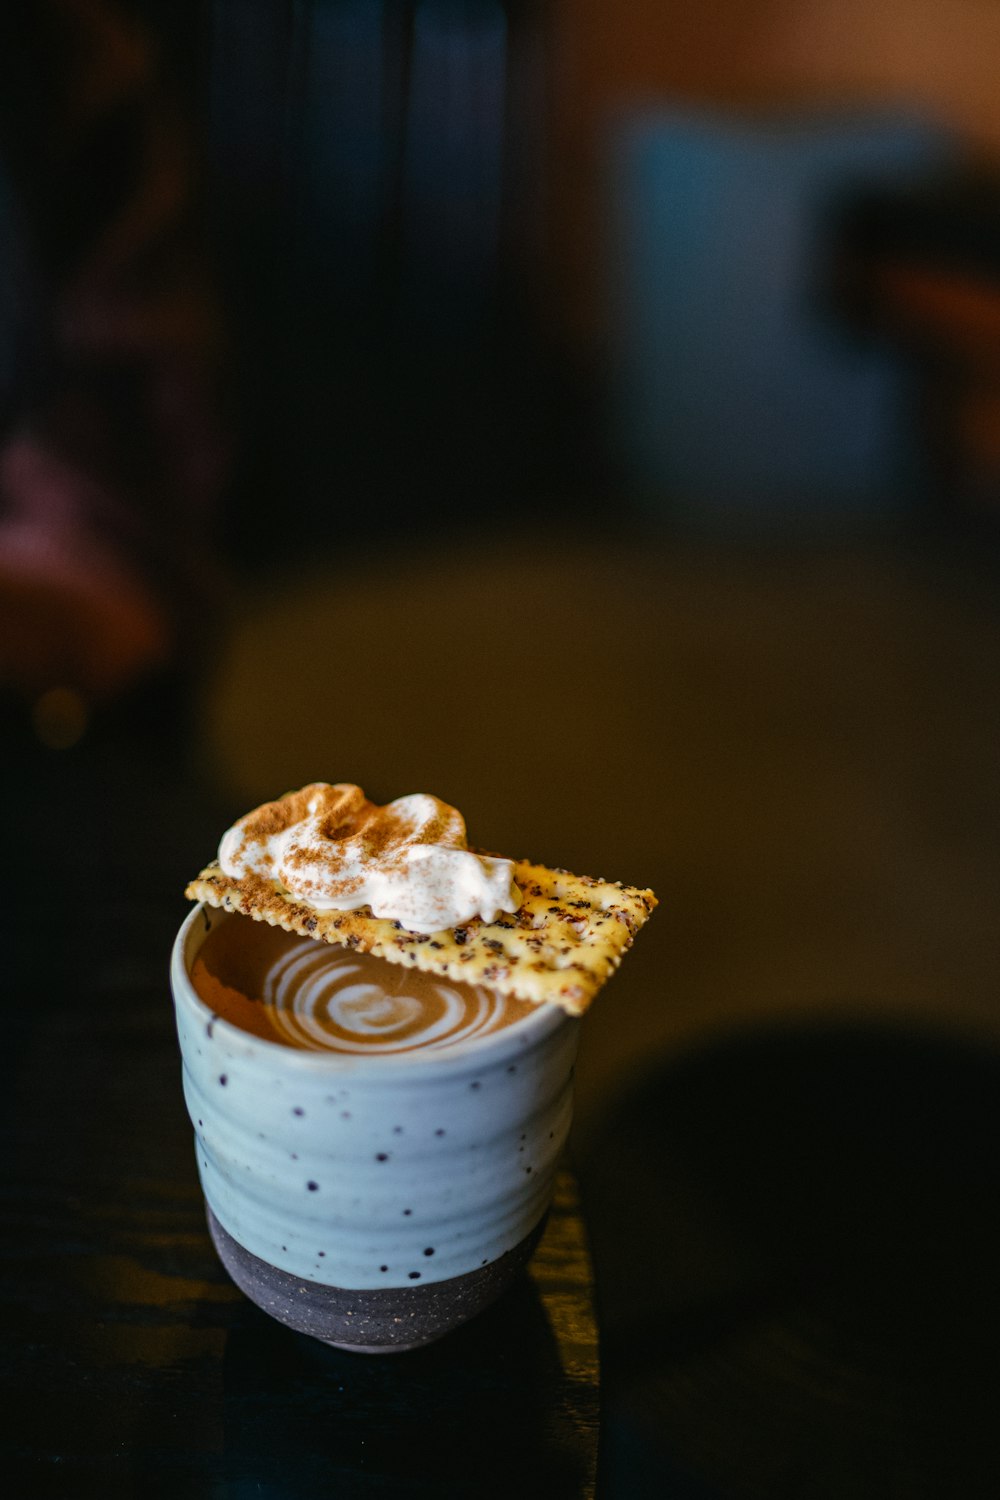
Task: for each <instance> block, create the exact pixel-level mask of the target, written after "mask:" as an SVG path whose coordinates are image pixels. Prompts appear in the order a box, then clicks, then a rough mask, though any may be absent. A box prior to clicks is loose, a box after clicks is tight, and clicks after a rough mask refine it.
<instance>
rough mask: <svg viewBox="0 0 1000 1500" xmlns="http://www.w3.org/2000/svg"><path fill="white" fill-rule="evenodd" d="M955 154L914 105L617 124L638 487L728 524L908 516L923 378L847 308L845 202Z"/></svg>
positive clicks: (615, 159) (620, 433)
mask: <svg viewBox="0 0 1000 1500" xmlns="http://www.w3.org/2000/svg"><path fill="white" fill-rule="evenodd" d="M954 150H955V148H954V146H953V144H952V142H951V138H950V137H949V136H948V135H947V134H946V133H945V132H943V131H942V130H941V129H939V128H937V127H936V126H933V125H931V124H929V123H926V122H924V121H921V120H917V119H912V118H897V119H893V118H887V117H885V116H879V117H877V118H872V117H862V118H857V117H849V116H841V117H836V116H834V117H830V118H826V119H823V120H821V121H795V120H788V121H771V122H759V121H751V120H736V119H719V118H696V117H691V116H681V115H674V114H666V113H663V112H656V113H636V114H633V115H631V116H629V117H627V118H625V119H623V120H622V121H620V122H619V124H618V125H617V126H616V128H615V129H614V130H613V132H612V135H611V138H610V159H609V163H608V166H609V178H608V183H609V198H610V204H609V207H610V228H611V244H610V262H609V267H610V275H611V300H612V335H611V358H612V394H611V399H612V425H613V432H614V441H615V443H616V447H617V449H618V454H619V457H620V459H621V461H622V464H623V467H624V468H625V470H626V472H627V475H628V477H629V479H630V480H631V482H632V484H633V485H634V487H635V488H636V490H637V491H638V492H639V493H640V494H642V495H643V496H645V497H646V498H647V499H648V500H650V502H651V503H653V504H655V505H656V506H657V507H658V508H664V509H665V510H666V512H667V513H668V514H670V515H672V516H673V517H674V519H675V520H677V521H678V522H679V523H681V524H682V525H690V526H693V527H695V528H698V529H711V530H714V531H717V532H725V531H727V530H728V531H732V532H745V531H759V530H762V529H764V530H774V529H775V528H779V529H782V530H788V531H792V530H795V531H803V532H807V533H808V532H810V531H816V530H825V529H828V528H829V527H830V525H831V524H832V525H835V526H841V525H843V524H844V523H847V524H850V525H856V524H858V523H864V524H869V523H872V522H875V523H879V522H884V521H886V520H888V519H891V518H893V517H895V516H898V515H900V514H902V512H903V510H904V509H905V507H907V506H908V505H910V504H911V503H912V501H913V499H914V497H915V495H916V494H917V492H918V490H919V488H920V483H921V445H920V441H919V434H918V433H917V431H916V428H915V416H914V409H913V403H912V400H911V391H910V385H909V379H908V375H907V372H906V369H905V367H904V366H903V364H902V363H901V362H900V361H899V360H898V359H897V358H895V357H894V356H893V355H892V354H891V353H890V352H889V351H888V350H886V349H884V348H882V347H880V346H879V345H878V344H876V343H875V342H874V341H873V340H871V339H866V338H864V337H862V336H861V335H859V334H856V333H855V332H853V331H852V330H851V328H850V327H849V326H848V323H847V321H846V319H845V318H844V317H843V316H841V315H839V314H838V311H837V309H836V306H835V304H834V296H833V291H832V286H833V276H832V271H833V258H834V256H835V253H836V231H837V222H838V213H839V210H840V208H841V206H842V205H844V204H845V203H847V202H849V200H850V198H851V196H852V195H853V194H854V193H856V192H859V191H862V190H870V189H872V188H877V187H878V186H879V185H885V186H887V187H893V188H895V187H898V186H900V185H903V184H905V183H907V182H909V181H912V180H914V179H916V178H918V177H920V176H922V175H925V174H927V173H928V172H930V171H932V170H934V169H935V168H937V167H938V166H940V165H941V164H942V163H944V162H946V161H947V160H949V159H950V158H951V157H952V155H953V154H954Z"/></svg>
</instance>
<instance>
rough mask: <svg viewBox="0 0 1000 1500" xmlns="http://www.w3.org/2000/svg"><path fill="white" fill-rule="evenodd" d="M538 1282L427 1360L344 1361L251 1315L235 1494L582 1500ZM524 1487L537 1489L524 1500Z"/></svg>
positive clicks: (236, 1429)
mask: <svg viewBox="0 0 1000 1500" xmlns="http://www.w3.org/2000/svg"><path fill="white" fill-rule="evenodd" d="M564 1386H565V1375H564V1373H563V1371H562V1367H561V1363H560V1359H559V1352H558V1348H557V1345H556V1342H555V1340H554V1338H553V1334H552V1330H551V1328H550V1326H549V1322H548V1318H547V1316H546V1313H545V1309H544V1306H543V1304H542V1302H541V1300H540V1298H539V1296H538V1294H537V1292H536V1291H535V1289H534V1287H533V1284H532V1283H531V1281H530V1279H529V1278H528V1277H526V1276H525V1277H522V1278H521V1279H520V1281H519V1282H518V1283H517V1284H516V1285H515V1286H514V1287H512V1288H511V1290H510V1291H509V1292H508V1293H507V1294H506V1295H505V1296H504V1297H503V1298H502V1300H501V1301H500V1302H499V1303H498V1304H496V1305H495V1306H494V1307H493V1308H491V1309H489V1310H488V1311H487V1312H485V1313H484V1314H482V1316H480V1317H479V1318H477V1319H476V1320H475V1321H474V1322H473V1323H472V1324H469V1325H467V1326H466V1327H464V1328H460V1329H458V1330H456V1331H455V1332H454V1333H453V1334H451V1335H449V1336H448V1338H446V1339H444V1340H442V1341H441V1342H440V1343H438V1344H433V1345H430V1346H429V1347H428V1348H427V1349H425V1350H416V1351H413V1352H411V1353H409V1354H402V1355H393V1356H384V1355H383V1356H363V1355H357V1354H347V1353H343V1352H341V1351H339V1350H336V1349H331V1348H328V1347H327V1346H325V1345H323V1344H320V1343H317V1342H315V1341H314V1340H312V1339H309V1338H306V1337H304V1336H302V1335H298V1334H296V1335H290V1334H289V1333H288V1331H287V1330H286V1329H284V1328H281V1327H279V1326H278V1325H277V1324H276V1323H273V1322H272V1321H271V1320H270V1319H269V1318H267V1317H265V1316H264V1314H263V1313H258V1312H257V1310H256V1309H255V1308H251V1307H250V1306H249V1304H248V1305H247V1313H246V1317H245V1318H244V1319H242V1320H241V1324H240V1326H239V1327H237V1328H234V1329H232V1330H231V1331H230V1333H229V1335H228V1339H227V1344H226V1351H225V1359H224V1366H223V1387H224V1419H223V1420H224V1431H225V1473H226V1479H227V1486H226V1493H227V1494H233V1495H239V1494H241V1493H242V1490H241V1488H240V1485H241V1482H242V1483H245V1484H246V1486H247V1490H246V1493H247V1494H248V1495H249V1494H252V1495H254V1496H255V1497H257V1496H260V1497H265V1500H268V1497H275V1500H276V1497H279V1496H280V1500H314V1497H315V1496H317V1495H321V1494H323V1495H325V1494H331V1495H332V1494H342V1495H345V1496H348V1495H349V1496H351V1497H354V1496H367V1495H373V1496H375V1495H378V1496H382V1495H398V1496H405V1497H408V1500H409V1497H414V1500H418V1497H421V1496H427V1497H439V1496H466V1495H468V1496H470V1497H472V1496H498V1497H499V1496H504V1497H510V1496H517V1495H524V1494H525V1493H532V1494H533V1493H535V1490H536V1489H537V1490H538V1491H539V1492H541V1493H544V1494H546V1495H547V1496H551V1497H553V1500H560V1497H566V1500H570V1497H572V1500H577V1497H579V1495H580V1494H581V1482H582V1475H583V1473H584V1469H585V1462H586V1455H585V1454H583V1453H582V1452H581V1450H580V1441H579V1436H578V1434H577V1433H576V1431H575V1428H574V1425H573V1422H572V1419H571V1416H570V1415H569V1414H568V1413H567V1411H566V1409H565V1403H563V1402H560V1401H558V1400H554V1399H553V1395H554V1393H555V1394H558V1392H559V1391H560V1390H561V1389H563V1388H564ZM526 1487H527V1488H526Z"/></svg>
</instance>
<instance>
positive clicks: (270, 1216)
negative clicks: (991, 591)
mask: <svg viewBox="0 0 1000 1500" xmlns="http://www.w3.org/2000/svg"><path fill="white" fill-rule="evenodd" d="M244 920H247V919H246V918H242V917H233V916H230V915H229V914H228V913H225V912H220V911H217V910H214V909H213V908H211V907H206V906H200V905H199V906H197V907H196V908H195V909H194V910H193V911H192V912H191V914H190V915H189V917H188V918H187V920H186V921H185V923H184V924H183V926H182V927H181V929H180V932H179V933H178V935H177V939H176V942H175V944H174V950H173V955H172V960H171V987H172V990H173V995H174V1004H175V1008H176V1017H177V1031H178V1036H179V1039H180V1047H181V1056H182V1060H183V1078H184V1095H185V1100H186V1103H187V1108H188V1113H189V1114H190V1116H191V1120H192V1122H193V1124H194V1128H195V1137H196V1147H197V1153H198V1169H199V1172H200V1174H201V1183H202V1188H203V1190H204V1194H205V1202H206V1206H207V1210H208V1223H209V1228H210V1231H211V1234H212V1238H213V1240H214V1242H215V1246H216V1249H217V1251H218V1253H219V1256H220V1258H221V1260H222V1262H223V1265H224V1266H225V1267H226V1270H227V1271H228V1272H229V1274H230V1276H232V1278H233V1280H234V1281H235V1282H236V1284H237V1286H239V1287H240V1288H241V1289H242V1290H243V1291H244V1292H245V1293H246V1294H247V1296H248V1297H250V1298H251V1300H252V1301H254V1302H256V1303H257V1304H258V1306H260V1307H262V1308H263V1309H264V1311H265V1312H268V1313H270V1314H271V1315H272V1317H275V1318H277V1319H278V1320H279V1321H280V1322H282V1323H286V1324H287V1325H288V1326H289V1327H291V1328H294V1329H297V1330H298V1331H300V1332H302V1333H307V1334H311V1335H312V1336H313V1337H315V1338H318V1339H322V1340H324V1341H325V1342H326V1343H330V1344H334V1345H336V1346H338V1347H339V1348H344V1349H353V1350H358V1351H362V1352H366V1353H373V1352H374V1353H390V1352H393V1351H398V1350H404V1349H412V1348H416V1347H418V1346H420V1345H422V1344H427V1343H431V1342H432V1341H433V1340H434V1339H437V1338H440V1337H441V1336H442V1335H443V1334H445V1333H447V1332H449V1331H450V1330H451V1329H452V1328H454V1327H456V1326H457V1325H458V1324H460V1323H463V1322H465V1321H466V1320H467V1319H468V1318H471V1317H473V1316H474V1315H475V1314H476V1313H478V1312H480V1311H481V1310H482V1309H483V1308H484V1307H486V1306H487V1305H488V1304H489V1303H491V1302H493V1301H494V1300H495V1299H496V1297H498V1296H499V1295H500V1293H501V1292H502V1291H503V1290H504V1289H505V1288H506V1287H507V1286H508V1284H509V1283H510V1282H511V1280H512V1279H513V1278H514V1276H515V1275H516V1274H517V1272H518V1271H519V1270H520V1269H521V1267H522V1266H523V1265H524V1264H525V1263H526V1261H527V1260H528V1257H529V1256H530V1254H531V1251H532V1250H533V1248H534V1246H535V1244H536V1243H537V1240H538V1238H539V1236H540V1234H541V1230H542V1227H543V1223H544V1219H545V1215H546V1213H547V1211H548V1207H549V1203H550V1201H551V1197H552V1188H553V1182H554V1177H555V1170H556V1165H557V1162H558V1159H559V1156H560V1153H561V1151H562V1148H563V1146H564V1144H565V1140H566V1136H567V1133H568V1131H569V1124H570V1116H571V1109H572V1076H573V1063H574V1059H575V1055H576V1047H577V1040H578V1030H579V1022H577V1021H575V1020H573V1019H572V1018H571V1017H569V1016H566V1015H565V1014H564V1013H563V1012H562V1011H561V1010H559V1009H558V1008H557V1007H555V1006H549V1005H543V1006H540V1007H539V1008H538V1009H537V1010H535V1011H533V1012H532V1013H531V1014H530V1015H529V1016H527V1017H526V1018H525V1019H524V1020H521V1021H517V1022H515V1023H514V1024H512V1025H510V1026H507V1027H505V1028H504V1029H502V1030H500V1031H497V1032H494V1033H492V1034H488V1035H486V1036H484V1037H482V1038H481V1039H478V1040H477V1039H473V1040H470V1041H466V1042H456V1043H455V1044H454V1045H452V1046H450V1047H445V1048H442V1049H440V1050H438V1051H435V1050H433V1049H424V1050H416V1051H413V1052H403V1053H397V1054H395V1055H391V1056H382V1057H375V1056H369V1055H357V1054H355V1055H349V1054H341V1053H335V1052H307V1051H298V1050H295V1049H292V1048H289V1047H285V1046H282V1045H280V1044H279V1043H276V1042H269V1041H265V1040H263V1039H261V1038H260V1037H256V1036H252V1035H250V1034H249V1033H248V1032H245V1031H242V1030H240V1029H239V1028H238V1027H236V1026H233V1025H231V1024H230V1023H228V1022H226V1021H223V1020H221V1019H219V1018H218V1017H217V1016H215V1015H214V1014H213V1012H212V1011H211V1010H210V1009H209V1007H208V1006H207V1005H206V1004H205V1002H204V1001H203V1000H202V999H201V998H200V997H199V996H198V995H197V994H196V992H195V990H194V988H193V986H192V984H191V977H190V976H191V965H192V964H193V962H194V959H195V956H196V955H197V953H198V950H199V948H200V947H201V944H202V942H203V941H204V939H205V937H206V936H207V934H208V932H209V931H211V929H212V927H213V926H214V925H215V924H216V923H217V922H226V921H244Z"/></svg>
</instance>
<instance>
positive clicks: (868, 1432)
mask: <svg viewBox="0 0 1000 1500" xmlns="http://www.w3.org/2000/svg"><path fill="white" fill-rule="evenodd" d="M582 1187H583V1194H584V1207H585V1210H586V1213H587V1221H588V1226H589V1230H590V1234H591V1243H592V1249H593V1254H594V1263H595V1274H596V1283H597V1294H598V1313H599V1318H600V1325H601V1334H602V1394H603V1423H602V1458H601V1476H600V1478H601V1484H600V1488H599V1494H600V1495H601V1496H603V1497H607V1500H616V1497H618V1496H627V1497H628V1500H643V1497H647V1496H654V1495H655V1496H658V1497H659V1496H667V1495H669V1496H670V1497H672V1500H709V1497H721V1496H725V1497H732V1500H742V1497H750V1496H767V1497H768V1500H776V1497H784V1496H787V1497H789V1500H792V1497H794V1500H813V1497H817V1500H819V1497H823V1500H835V1497H841V1496H843V1497H845V1500H846V1497H850V1500H868V1497H871V1500H876V1497H879V1500H881V1497H884V1496H888V1495H891V1496H898V1497H903V1496H905V1497H937V1496H941V1497H945V1496H949V1497H950V1496H954V1495H959V1494H961V1495H963V1496H964V1497H970V1496H980V1495H983V1496H985V1495H991V1496H995V1495H996V1494H997V1493H1000V1439H998V1428H997V1421H996V1413H997V1411H998V1409H1000V1361H998V1359H997V1349H998V1347H1000V1056H998V1055H995V1054H994V1053H993V1052H992V1051H991V1050H989V1048H988V1047H986V1046H980V1045H978V1044H977V1043H975V1042H973V1041H972V1040H961V1039H956V1038H954V1037H949V1036H946V1035H938V1034H933V1033H932V1032H931V1031H929V1030H926V1029H923V1030H917V1029H904V1028H902V1027H891V1026H880V1025H872V1024H865V1023H863V1022H858V1023H856V1024H855V1023H837V1024H824V1025H822V1026H820V1025H816V1026H814V1027H812V1028H809V1029H806V1028H799V1029H797V1030H790V1029H769V1030H766V1031H762V1032H758V1033H757V1034H754V1035H743V1036H740V1037H739V1038H733V1039H730V1040H728V1041H726V1042H724V1043H716V1044H713V1045H712V1046H710V1047H706V1048H705V1049H704V1050H702V1051H700V1052H698V1053H697V1054H691V1055H688V1056H686V1057H682V1058H679V1059H676V1060H673V1061H671V1062H668V1063H666V1064H664V1065H663V1067H662V1068H661V1070H660V1071H659V1072H657V1073H656V1074H655V1075H654V1076H651V1077H649V1078H648V1079H647V1080H646V1081H645V1082H644V1083H643V1084H642V1085H640V1086H639V1087H637V1088H636V1089H635V1091H634V1092H632V1093H631V1094H630V1095H629V1096H628V1097H627V1098H626V1099H625V1100H624V1102H623V1103H621V1104H620V1106H619V1107H618V1108H617V1109H616V1110H615V1111H614V1113H613V1115H612V1116H611V1118H610V1123H608V1124H607V1126H606V1128H605V1129H604V1131H603V1133H602V1134H601V1137H600V1143H599V1145H598V1147H597V1149H596V1151H595V1152H594V1154H593V1157H592V1159H591V1160H590V1161H589V1163H588V1164H586V1166H585V1169H584V1171H583V1173H582Z"/></svg>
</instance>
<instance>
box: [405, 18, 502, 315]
mask: <svg viewBox="0 0 1000 1500" xmlns="http://www.w3.org/2000/svg"><path fill="white" fill-rule="evenodd" d="M506 79H507V17H506V12H505V10H504V8H503V6H502V5H501V4H500V3H499V0H423V3H422V4H420V5H419V6H418V7H417V11H416V15H415V19H414V27H413V49H412V57H411V63H410V88H409V100H408V112H407V120H406V152H405V166H404V180H403V192H402V199H403V201H402V212H403V249H404V256H405V262H404V271H403V285H404V300H405V302H406V303H407V305H408V308H409V311H410V313H411V315H412V316H414V317H415V318H416V319H417V321H418V323H427V324H429V325H431V326H433V325H434V324H437V323H440V322H441V321H442V320H443V321H445V322H448V323H456V322H457V323H462V322H463V321H464V320H465V319H467V318H469V317H472V318H475V317H477V316H478V315H479V314H480V313H481V312H482V310H483V308H484V306H485V304H486V303H487V301H488V299H489V297H490V295H491V293H492V291H493V288H494V282H495V276H496V266H497V254H498V249H499V226H500V202H501V194H502V188H503V161H504V126H505V113H506Z"/></svg>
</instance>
